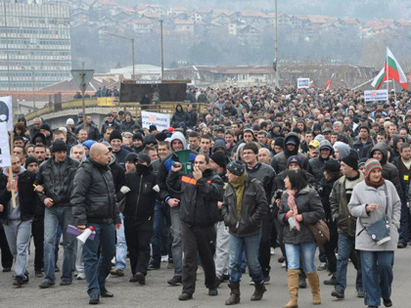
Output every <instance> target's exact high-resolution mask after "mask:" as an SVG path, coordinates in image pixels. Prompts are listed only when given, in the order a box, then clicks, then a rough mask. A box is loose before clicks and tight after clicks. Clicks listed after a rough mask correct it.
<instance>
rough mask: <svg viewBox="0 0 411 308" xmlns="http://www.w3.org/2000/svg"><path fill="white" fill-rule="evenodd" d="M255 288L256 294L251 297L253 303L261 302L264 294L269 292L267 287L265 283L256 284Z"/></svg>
mask: <svg viewBox="0 0 411 308" xmlns="http://www.w3.org/2000/svg"><path fill="white" fill-rule="evenodd" d="M254 288H255V290H254V294H253V295H252V296H251V299H250V300H252V301H259V300H261V299H262V298H263V294H264V292H265V291H267V289H266V288H265V286H264V282H263V283H260V284H257V283H256V284H255V285H254Z"/></svg>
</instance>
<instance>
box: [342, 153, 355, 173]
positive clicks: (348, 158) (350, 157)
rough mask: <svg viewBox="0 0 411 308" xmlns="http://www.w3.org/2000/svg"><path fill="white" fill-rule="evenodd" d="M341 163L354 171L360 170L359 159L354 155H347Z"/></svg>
mask: <svg viewBox="0 0 411 308" xmlns="http://www.w3.org/2000/svg"><path fill="white" fill-rule="evenodd" d="M341 161H343V162H344V163H345V164H346V165H348V166H350V167H351V168H353V169H354V170H358V159H357V158H356V157H355V156H354V155H351V154H350V155H347V156H345V157H344V158H343V159H342V160H341Z"/></svg>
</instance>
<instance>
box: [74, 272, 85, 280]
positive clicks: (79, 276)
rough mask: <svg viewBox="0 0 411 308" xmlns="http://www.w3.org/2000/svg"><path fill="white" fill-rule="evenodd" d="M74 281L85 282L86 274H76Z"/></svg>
mask: <svg viewBox="0 0 411 308" xmlns="http://www.w3.org/2000/svg"><path fill="white" fill-rule="evenodd" d="M76 279H77V280H86V274H85V273H78V274H77V278H76Z"/></svg>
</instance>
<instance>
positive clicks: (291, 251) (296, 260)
mask: <svg viewBox="0 0 411 308" xmlns="http://www.w3.org/2000/svg"><path fill="white" fill-rule="evenodd" d="M316 249H317V244H316V243H300V244H287V243H285V253H286V256H287V264H288V269H291V270H298V269H300V268H301V264H300V260H301V261H302V263H303V264H302V265H303V270H304V273H306V274H311V273H314V272H315V270H316V268H315V251H316ZM300 258H301V259H300Z"/></svg>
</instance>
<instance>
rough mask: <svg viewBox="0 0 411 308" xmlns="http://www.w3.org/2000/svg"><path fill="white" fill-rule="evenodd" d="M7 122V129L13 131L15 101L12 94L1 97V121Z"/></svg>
mask: <svg viewBox="0 0 411 308" xmlns="http://www.w3.org/2000/svg"><path fill="white" fill-rule="evenodd" d="M1 122H6V123H7V130H8V131H9V132H11V131H13V103H12V98H11V96H3V97H0V123H1Z"/></svg>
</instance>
